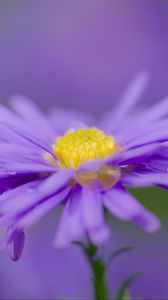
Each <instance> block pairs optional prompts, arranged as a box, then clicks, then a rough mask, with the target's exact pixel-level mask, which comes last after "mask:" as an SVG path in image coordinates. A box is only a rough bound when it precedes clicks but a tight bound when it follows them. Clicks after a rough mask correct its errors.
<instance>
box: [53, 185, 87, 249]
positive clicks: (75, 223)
mask: <svg viewBox="0 0 168 300" xmlns="http://www.w3.org/2000/svg"><path fill="white" fill-rule="evenodd" d="M80 197H81V188H80V187H79V186H76V187H75V189H74V190H73V191H72V193H71V196H70V198H69V199H68V201H67V202H66V204H65V207H64V209H63V214H62V217H61V220H60V223H59V226H58V229H57V232H56V236H55V240H54V245H55V246H56V247H58V248H61V247H65V246H66V245H68V244H69V243H71V242H73V241H77V240H81V239H82V238H83V237H84V228H83V223H82V220H81V202H80Z"/></svg>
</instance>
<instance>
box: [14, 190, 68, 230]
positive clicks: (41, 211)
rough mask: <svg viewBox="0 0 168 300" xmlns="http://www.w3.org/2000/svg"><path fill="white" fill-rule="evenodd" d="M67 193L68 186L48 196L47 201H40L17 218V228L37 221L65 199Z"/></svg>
mask: <svg viewBox="0 0 168 300" xmlns="http://www.w3.org/2000/svg"><path fill="white" fill-rule="evenodd" d="M69 193H70V188H66V189H64V190H63V191H62V192H60V193H58V194H57V195H55V196H53V197H51V198H49V199H48V200H47V201H45V202H42V203H41V204H39V205H38V206H36V207H35V208H34V209H33V210H31V211H29V212H28V213H25V214H24V215H23V216H21V217H20V218H19V221H18V222H17V226H18V227H19V228H24V227H26V226H29V225H32V224H33V223H35V222H37V221H38V220H39V219H41V218H42V217H43V216H45V215H47V214H48V213H49V212H50V211H51V210H53V209H54V208H56V207H57V206H58V205H59V204H60V203H62V202H63V201H64V200H65V198H66V197H67V196H68V195H69Z"/></svg>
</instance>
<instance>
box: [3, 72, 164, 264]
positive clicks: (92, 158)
mask: <svg viewBox="0 0 168 300" xmlns="http://www.w3.org/2000/svg"><path fill="white" fill-rule="evenodd" d="M147 81H148V80H147V76H146V74H145V73H141V74H139V76H137V77H136V78H135V79H134V80H133V82H132V84H131V85H130V87H129V88H128V90H127V91H126V93H125V95H124V97H123V99H122V100H121V102H120V103H119V104H118V106H117V107H116V108H115V109H114V110H113V111H112V112H109V113H108V115H106V116H105V117H104V118H102V120H101V122H100V123H99V124H97V122H96V121H95V122H92V121H91V118H90V117H88V116H86V115H84V114H81V119H80V121H78V120H77V121H76V120H75V118H74V120H71V117H69V113H68V112H67V111H65V112H64V118H62V128H64V131H63V132H62V131H60V128H61V124H60V126H59V128H57V126H55V118H56V116H57V115H58V111H57V110H55V111H52V113H50V114H47V115H46V116H44V114H43V113H42V112H40V111H39V110H38V108H37V107H36V106H35V104H34V103H33V102H32V101H30V100H29V99H25V98H23V97H19V96H17V97H13V98H12V99H11V102H10V105H11V107H12V109H13V111H11V110H9V109H8V108H6V107H4V106H1V107H0V179H1V180H0V192H1V195H0V224H1V228H2V230H3V228H6V229H7V235H6V237H5V238H4V237H3V238H2V241H1V248H4V247H6V245H7V246H8V249H9V251H10V255H11V258H12V259H14V260H17V259H18V258H19V257H20V255H21V250H22V248H23V244H24V230H25V229H26V228H27V227H28V226H30V225H31V224H33V223H34V222H37V221H38V220H39V219H40V218H42V217H43V216H45V215H46V214H47V213H49V212H50V211H52V210H53V209H55V208H56V207H58V206H59V205H63V213H62V216H61V219H60V222H59V226H58V229H57V233H56V236H55V240H54V243H55V245H56V246H57V247H62V246H66V245H68V244H69V243H71V242H72V241H77V240H86V239H89V240H90V241H91V242H92V243H93V244H95V245H99V244H102V243H103V242H105V241H106V240H107V239H108V238H109V236H110V231H109V228H108V225H107V222H106V220H105V216H104V209H107V210H108V211H109V212H110V213H112V214H113V215H114V216H116V217H117V218H119V219H121V220H123V221H132V222H134V223H135V224H137V225H138V226H139V227H141V228H143V229H144V230H146V231H147V232H154V231H156V230H158V229H159V227H160V222H159V220H158V219H157V217H156V216H154V215H153V214H152V212H150V211H148V210H147V209H146V208H145V207H143V206H142V205H141V204H140V203H139V202H138V201H137V200H136V199H135V198H134V197H133V196H132V195H131V194H130V193H129V192H128V191H127V189H126V187H127V186H128V187H129V186H130V187H146V186H151V185H155V186H160V187H163V188H167V187H168V174H167V170H168V159H167V158H168V146H167V141H168V132H167V129H166V128H167V124H168V121H167V118H166V116H167V113H168V105H167V103H168V101H167V98H165V99H163V100H162V101H159V102H158V103H156V104H154V105H153V106H152V107H151V108H143V109H142V107H140V106H139V107H140V109H139V110H138V104H137V102H138V100H139V99H140V96H141V94H142V93H143V92H144V88H145V86H146V83H147ZM73 116H74V117H75V112H74V114H73ZM78 116H79V114H78ZM69 120H70V121H72V122H69ZM87 121H88V123H89V125H88V124H87ZM65 128H66V129H65Z"/></svg>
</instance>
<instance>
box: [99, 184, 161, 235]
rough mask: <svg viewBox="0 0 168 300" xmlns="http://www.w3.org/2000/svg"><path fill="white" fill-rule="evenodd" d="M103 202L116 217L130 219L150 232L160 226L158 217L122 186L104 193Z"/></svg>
mask: <svg viewBox="0 0 168 300" xmlns="http://www.w3.org/2000/svg"><path fill="white" fill-rule="evenodd" d="M103 202H104V205H105V207H106V208H107V209H108V210H109V211H110V212H111V213H112V214H114V215H115V216H116V217H118V218H120V219H122V220H125V221H128V220H130V221H132V222H134V223H135V224H137V225H138V226H139V227H141V228H143V229H144V230H146V231H148V232H150V233H152V232H155V231H156V230H158V229H159V228H160V221H159V220H158V218H157V217H156V216H155V215H153V214H152V213H151V212H150V211H148V210H147V209H146V208H144V207H143V206H142V205H141V204H140V203H139V202H138V201H137V200H136V199H135V198H134V197H133V196H132V195H131V194H130V193H129V192H127V191H126V190H125V189H124V188H122V187H121V186H118V187H116V188H113V189H111V190H110V191H108V192H107V193H106V194H104V201H103Z"/></svg>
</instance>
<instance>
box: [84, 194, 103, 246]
mask: <svg viewBox="0 0 168 300" xmlns="http://www.w3.org/2000/svg"><path fill="white" fill-rule="evenodd" d="M81 201H82V219H83V223H84V227H85V230H86V232H87V234H88V236H89V238H90V239H91V241H92V242H93V243H94V244H101V243H103V242H105V241H107V239H108V238H109V230H108V227H107V225H106V224H105V220H104V213H103V205H102V199H101V193H99V192H96V191H94V190H90V189H85V188H83V189H82V199H81Z"/></svg>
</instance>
